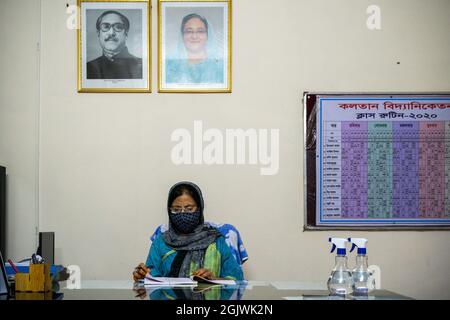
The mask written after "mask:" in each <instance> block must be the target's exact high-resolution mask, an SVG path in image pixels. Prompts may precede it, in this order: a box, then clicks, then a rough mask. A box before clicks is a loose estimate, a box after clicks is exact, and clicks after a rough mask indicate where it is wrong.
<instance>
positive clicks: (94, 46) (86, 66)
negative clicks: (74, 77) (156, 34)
mask: <svg viewBox="0 0 450 320" xmlns="http://www.w3.org/2000/svg"><path fill="white" fill-rule="evenodd" d="M78 7H79V9H80V11H79V12H80V13H79V29H78V92H150V91H151V80H150V75H151V70H150V65H151V64H150V61H151V58H150V57H151V55H150V28H151V27H150V26H151V4H150V1H149V0H132V1H130V0H120V1H119V0H109V1H104V0H103V1H102V0H78Z"/></svg>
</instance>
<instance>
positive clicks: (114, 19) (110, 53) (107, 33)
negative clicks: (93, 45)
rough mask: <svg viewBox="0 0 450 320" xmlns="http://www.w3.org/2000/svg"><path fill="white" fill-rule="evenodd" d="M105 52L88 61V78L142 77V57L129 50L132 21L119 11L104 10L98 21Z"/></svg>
mask: <svg viewBox="0 0 450 320" xmlns="http://www.w3.org/2000/svg"><path fill="white" fill-rule="evenodd" d="M96 28H97V36H98V40H99V43H100V46H101V47H102V50H103V54H102V55H101V56H100V57H98V58H96V59H94V60H91V61H89V62H88V63H87V79H142V59H141V58H138V57H135V56H133V55H132V54H130V53H129V52H128V48H127V46H126V41H127V37H128V31H129V30H130V21H129V20H128V18H127V17H125V16H124V15H123V14H121V13H120V12H118V11H114V10H108V11H105V12H103V13H102V14H101V15H100V16H99V17H98V19H97V23H96Z"/></svg>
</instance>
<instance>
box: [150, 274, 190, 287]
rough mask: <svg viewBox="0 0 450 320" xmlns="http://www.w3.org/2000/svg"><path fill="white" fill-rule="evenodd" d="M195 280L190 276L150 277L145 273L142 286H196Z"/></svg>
mask: <svg viewBox="0 0 450 320" xmlns="http://www.w3.org/2000/svg"><path fill="white" fill-rule="evenodd" d="M196 285H197V281H193V280H192V279H190V278H168V277H152V276H150V275H147V276H146V277H145V279H144V286H171V287H172V286H173V287H175V286H196Z"/></svg>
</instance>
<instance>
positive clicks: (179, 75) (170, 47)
mask: <svg viewBox="0 0 450 320" xmlns="http://www.w3.org/2000/svg"><path fill="white" fill-rule="evenodd" d="M231 11H232V10H231V0H222V1H210V0H198V1H184V0H158V25H159V32H158V44H159V51H158V91H159V92H219V93H220V92H231Z"/></svg>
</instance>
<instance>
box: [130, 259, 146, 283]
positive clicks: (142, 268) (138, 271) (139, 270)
mask: <svg viewBox="0 0 450 320" xmlns="http://www.w3.org/2000/svg"><path fill="white" fill-rule="evenodd" d="M149 272H150V268H148V267H147V266H146V265H145V264H144V263H142V262H141V263H139V265H138V266H137V267H136V268H134V271H133V280H134V281H139V280H141V279H144V278H145V276H146V275H147V273H149Z"/></svg>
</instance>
